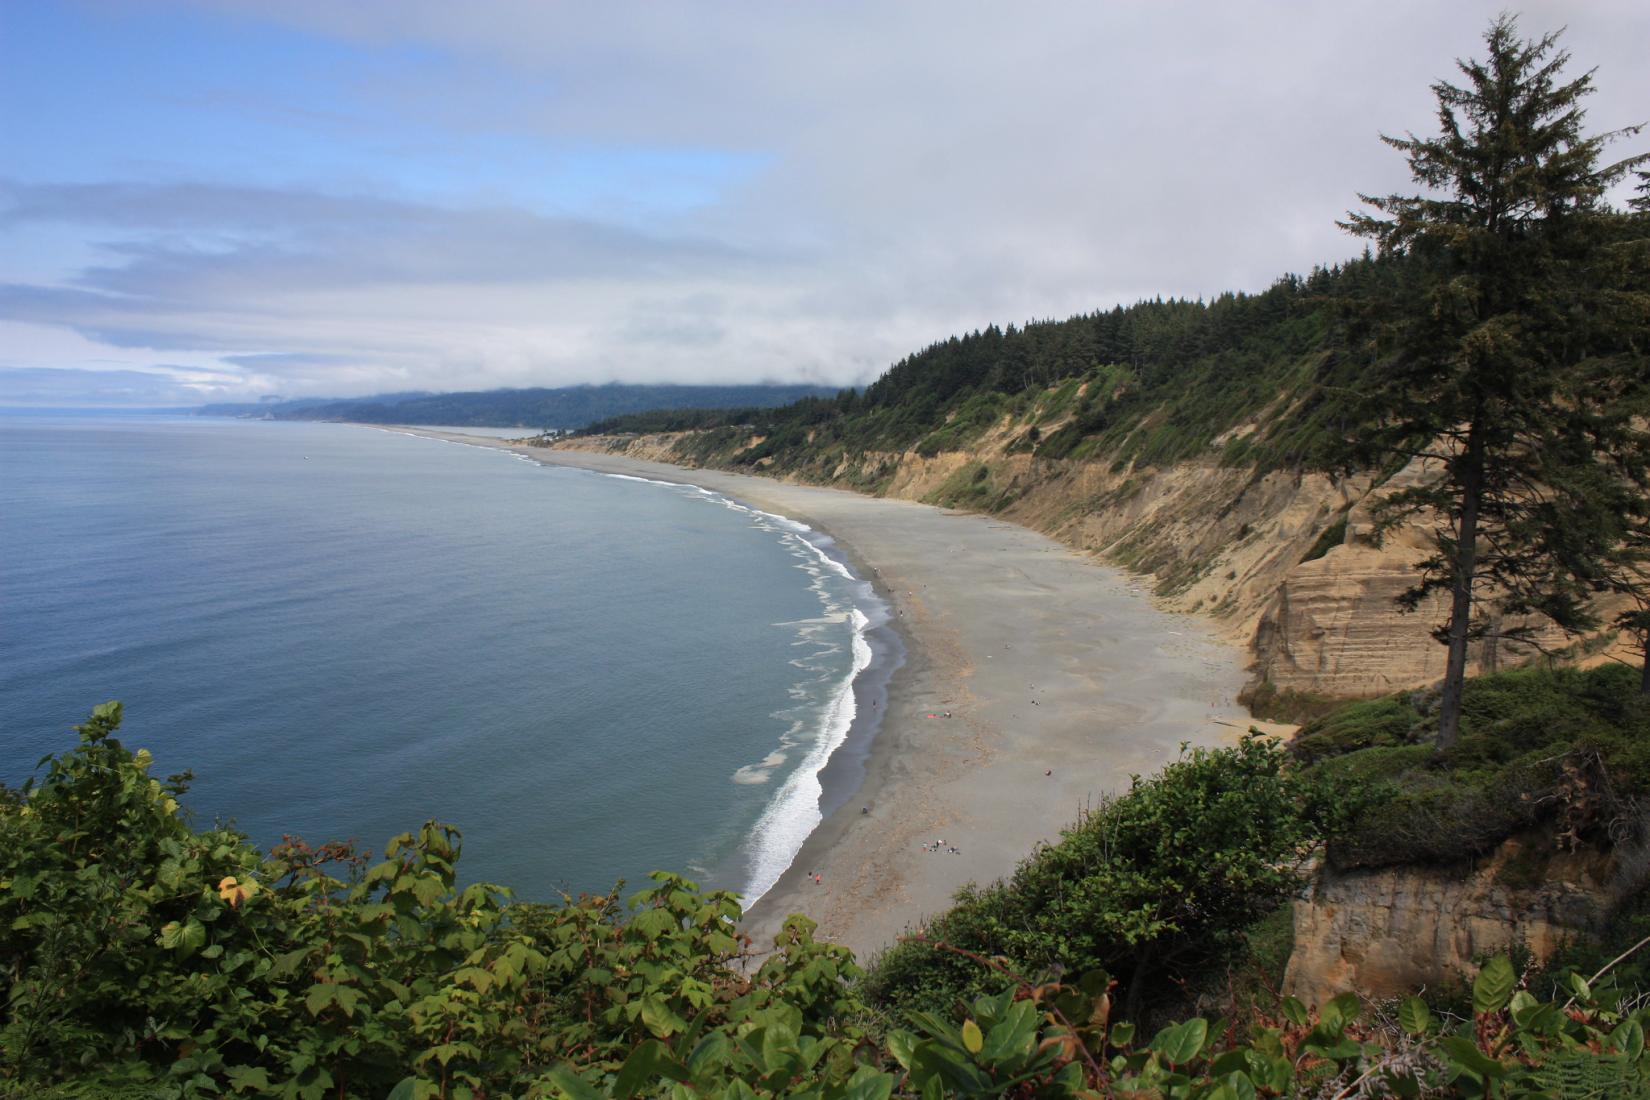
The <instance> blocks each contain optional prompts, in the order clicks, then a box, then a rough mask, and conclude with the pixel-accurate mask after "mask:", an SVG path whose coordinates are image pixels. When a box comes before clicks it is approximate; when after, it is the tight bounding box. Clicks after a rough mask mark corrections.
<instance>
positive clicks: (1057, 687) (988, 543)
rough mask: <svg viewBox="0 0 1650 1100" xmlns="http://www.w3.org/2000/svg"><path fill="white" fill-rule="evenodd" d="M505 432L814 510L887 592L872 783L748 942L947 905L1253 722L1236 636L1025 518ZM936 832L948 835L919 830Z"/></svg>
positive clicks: (909, 922)
mask: <svg viewBox="0 0 1650 1100" xmlns="http://www.w3.org/2000/svg"><path fill="white" fill-rule="evenodd" d="M406 430H412V431H416V432H418V433H419V434H429V435H437V436H442V437H445V438H454V439H460V440H462V441H463V442H466V443H477V444H481V445H491V446H501V447H503V446H507V445H505V444H503V443H499V442H495V441H490V440H485V439H480V438H476V437H454V436H451V435H448V434H447V433H439V432H424V431H421V430H419V429H406ZM509 449H512V450H516V451H518V452H520V453H523V454H528V455H531V456H532V457H533V458H535V459H538V460H540V461H543V462H547V463H554V464H559V465H567V466H577V467H582V468H586V469H594V470H601V471H605V472H609V473H624V474H631V475H633V476H637V477H650V478H656V479H659V480H662V481H679V482H688V483H691V484H694V485H702V486H704V487H705V488H707V489H712V490H714V491H716V492H720V493H724V494H727V495H728V496H732V497H736V498H738V499H739V500H742V501H746V502H748V503H750V504H753V505H755V506H757V507H758V508H762V509H764V510H766V511H771V512H777V513H780V514H782V515H787V516H790V517H792V518H794V519H797V520H800V521H802V522H804V523H807V524H809V525H811V526H814V527H817V528H819V529H821V530H823V531H825V532H827V533H828V534H830V535H831V536H832V537H834V538H835V539H836V540H837V542H838V548H839V549H840V550H841V551H842V552H843V553H844V554H845V556H846V557H847V558H848V560H849V561H850V562H851V563H852V564H853V565H854V567H855V568H856V570H858V571H859V572H860V573H861V574H862V575H865V576H868V577H869V578H870V579H872V580H873V581H874V582H876V584H877V586H878V588H879V589H880V590H881V591H882V593H883V595H884V596H885V597H887V598H888V599H889V600H890V601H891V603H892V605H893V606H894V608H895V609H896V612H897V613H896V617H895V619H894V625H895V627H896V628H898V630H899V632H900V634H901V635H902V636H903V638H904V639H905V643H906V648H907V655H906V664H905V666H904V667H903V668H902V669H900V670H899V671H898V672H897V673H896V674H895V675H894V678H893V680H892V682H891V683H890V685H889V689H888V701H887V706H886V712H887V713H886V714H884V715H883V716H882V727H881V730H880V731H879V732H878V733H877V735H876V739H875V741H874V742H873V744H872V747H871V753H870V759H869V762H868V766H867V774H866V780H865V783H864V785H863V786H862V787H861V789H860V791H859V793H857V794H855V795H853V796H852V797H851V798H850V799H849V800H848V804H847V805H846V806H844V807H843V808H842V809H841V810H840V811H838V812H837V813H836V814H834V815H832V816H831V817H830V818H828V819H827V820H826V821H825V822H824V823H823V824H822V825H821V826H820V827H819V828H818V829H817V830H815V832H814V834H813V835H812V836H811V837H810V838H809V839H808V841H807V843H806V844H805V845H804V846H803V848H802V851H801V852H800V854H799V855H798V856H797V859H796V862H795V864H794V865H793V866H792V867H791V869H790V871H788V872H787V873H786V874H785V875H784V877H782V878H781V879H780V880H779V883H778V884H777V885H776V886H775V887H774V888H773V889H772V890H771V891H769V893H768V894H767V895H766V896H765V897H763V898H762V899H761V900H760V901H758V902H757V903H756V904H755V905H754V906H752V908H751V910H750V912H749V914H747V917H746V924H745V927H746V931H747V932H749V933H750V934H751V935H752V936H753V937H754V938H755V940H756V942H757V945H758V946H759V947H760V946H764V945H767V944H769V943H771V940H772V937H773V934H774V932H775V931H776V930H777V927H778V924H779V922H780V921H782V920H783V918H784V916H785V915H786V914H788V913H791V912H805V913H807V914H808V916H810V917H812V918H813V919H814V920H816V921H818V922H819V925H820V928H819V933H818V935H819V936H820V937H821V938H824V939H829V940H832V941H835V942H838V943H843V944H846V945H848V946H849V947H851V948H853V949H854V951H855V953H856V954H857V955H859V957H860V958H862V959H868V958H869V957H871V956H872V955H874V954H875V953H876V952H877V951H879V950H881V949H882V948H883V947H885V946H887V945H888V944H889V943H891V942H892V941H893V940H894V939H895V938H896V937H897V936H899V935H900V934H901V933H902V932H904V931H905V930H907V929H908V928H911V927H918V926H920V925H921V924H922V922H923V921H924V920H925V919H926V918H927V917H930V916H933V915H935V914H938V913H939V912H941V911H943V910H944V909H945V907H946V905H947V903H948V902H949V900H950V898H951V895H952V894H953V893H954V892H955V891H956V890H957V889H958V888H959V887H961V886H963V885H964V884H966V883H968V882H979V883H986V882H990V881H993V880H995V879H997V878H1000V877H1002V876H1004V875H1007V874H1009V873H1011V872H1012V871H1013V870H1014V867H1015V865H1016V864H1017V863H1018V862H1019V861H1020V860H1021V859H1022V858H1024V857H1025V855H1026V854H1027V853H1029V852H1030V851H1031V850H1032V849H1033V848H1034V847H1035V846H1036V845H1037V844H1038V843H1039V842H1040V841H1045V840H1053V839H1056V838H1057V837H1058V836H1059V833H1060V830H1061V828H1063V827H1064V826H1066V825H1068V824H1070V823H1071V822H1072V821H1074V820H1075V819H1076V818H1077V816H1078V814H1079V813H1081V812H1082V811H1083V810H1084V809H1085V808H1088V807H1091V806H1093V805H1094V804H1095V803H1096V802H1097V801H1098V799H1099V798H1100V796H1102V795H1103V794H1105V793H1108V792H1115V791H1118V790H1122V789H1126V788H1127V787H1128V784H1129V780H1130V776H1131V775H1136V774H1142V775H1143V774H1149V773H1151V772H1153V771H1155V770H1156V769H1158V768H1159V767H1161V766H1162V765H1163V764H1164V763H1166V762H1167V761H1169V760H1171V759H1173V758H1174V756H1175V755H1176V753H1177V752H1178V751H1179V748H1180V745H1181V743H1182V742H1191V743H1192V744H1194V745H1200V744H1202V745H1206V744H1217V743H1221V742H1225V741H1230V740H1231V738H1232V737H1233V735H1234V733H1235V732H1236V731H1239V730H1242V729H1243V728H1245V727H1247V725H1248V718H1247V715H1246V714H1245V712H1244V711H1243V710H1242V709H1241V708H1240V707H1238V706H1237V705H1236V703H1235V702H1234V700H1235V697H1236V695H1237V692H1238V689H1239V687H1240V686H1241V685H1242V683H1243V679H1244V677H1243V673H1242V668H1241V666H1242V661H1243V654H1242V653H1241V652H1240V651H1239V650H1237V649H1236V648H1234V647H1232V646H1230V645H1227V644H1225V643H1223V642H1221V641H1220V640H1218V638H1217V636H1216V634H1215V632H1214V631H1213V630H1211V629H1210V628H1208V627H1207V626H1206V625H1205V624H1204V623H1203V622H1202V621H1201V620H1199V619H1196V618H1192V617H1190V616H1186V615H1178V614H1172V613H1169V612H1165V611H1161V610H1159V609H1158V608H1157V607H1155V606H1154V605H1153V603H1152V600H1151V598H1150V596H1149V594H1148V592H1147V590H1146V588H1145V587H1144V586H1143V585H1142V584H1141V583H1140V582H1138V581H1136V580H1134V579H1132V578H1130V577H1128V576H1127V575H1126V574H1124V573H1122V572H1120V571H1118V570H1116V569H1113V568H1110V567H1108V566H1104V565H1101V564H1098V563H1097V562H1095V561H1094V560H1093V559H1091V558H1086V557H1083V556H1081V555H1079V554H1076V553H1074V552H1073V551H1071V550H1068V549H1067V548H1066V547H1064V546H1061V545H1060V544H1059V543H1057V542H1054V541H1053V540H1051V539H1048V538H1046V537H1044V536H1043V535H1040V534H1037V533H1035V532H1033V531H1029V530H1027V529H1025V528H1021V527H1016V526H1013V525H1011V524H1006V523H1003V522H1001V521H1000V520H996V519H993V518H991V517H988V516H980V515H972V514H964V513H957V512H950V511H946V510H943V509H940V508H934V507H930V506H928V505H923V504H913V503H910V502H907V501H896V500H881V499H877V498H873V497H866V496H861V495H859V494H856V493H850V492H845V491H841V490H836V489H821V488H815V487H811V486H800V485H792V484H788V483H785V482H780V481H775V480H771V479H767V478H760V477H750V476H745V475H741V474H728V473H721V472H718V471H714V470H689V469H683V468H680V467H675V466H666V465H662V464H659V463H653V462H641V461H637V460H634V459H627V458H620V457H617V456H613V455H605V454H596V453H589V452H582V451H564V450H554V451H551V450H544V449H540V448H531V447H514V448H509ZM947 711H949V712H950V714H951V717H950V718H946V717H944V715H945V713H946V712H947ZM1050 772H1052V774H1047V773H1050ZM861 806H868V807H869V808H870V813H869V814H862V813H861V812H860V807H861ZM935 840H943V841H944V844H943V845H942V847H941V850H940V851H938V852H933V853H931V852H927V851H924V850H923V845H924V844H929V843H932V842H933V841H935ZM951 847H955V848H957V849H959V850H960V854H955V855H953V854H949V853H948V852H946V851H945V849H947V848H951ZM810 872H817V873H818V874H819V875H820V877H821V882H820V883H819V884H817V885H816V884H815V882H814V880H813V878H812V877H811V875H810V874H809V873H810Z"/></svg>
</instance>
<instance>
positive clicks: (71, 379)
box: [0, 367, 231, 408]
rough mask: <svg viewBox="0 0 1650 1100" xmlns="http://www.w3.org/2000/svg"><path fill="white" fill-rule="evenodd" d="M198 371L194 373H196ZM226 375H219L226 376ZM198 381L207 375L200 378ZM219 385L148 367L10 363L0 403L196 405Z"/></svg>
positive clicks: (0, 374)
mask: <svg viewBox="0 0 1650 1100" xmlns="http://www.w3.org/2000/svg"><path fill="white" fill-rule="evenodd" d="M197 377H198V376H197ZM230 380H231V378H229V377H225V378H224V379H223V381H230ZM200 381H201V382H205V381H206V380H205V379H204V378H202V379H201V380H200ZM219 388H220V387H217V386H213V385H211V384H200V383H197V384H195V385H190V384H188V383H187V382H184V381H180V380H179V378H178V377H176V376H175V375H173V374H170V373H165V372H162V371H153V370H74V369H65V368H58V367H14V368H11V369H5V370H0V406H8V405H9V406H14V407H22V408H39V407H45V408H53V407H67V406H77V405H88V404H90V405H106V406H111V407H149V408H169V407H181V406H190V405H199V404H201V403H202V402H203V401H206V400H209V399H210V398H211V397H212V395H213V394H214V392H215V391H216V390H218V389H219Z"/></svg>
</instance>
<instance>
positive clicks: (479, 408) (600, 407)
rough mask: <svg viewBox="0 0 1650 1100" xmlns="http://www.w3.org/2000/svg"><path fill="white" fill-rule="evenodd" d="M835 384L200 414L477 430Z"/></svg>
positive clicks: (294, 404) (503, 393) (647, 388)
mask: <svg viewBox="0 0 1650 1100" xmlns="http://www.w3.org/2000/svg"><path fill="white" fill-rule="evenodd" d="M837 392H838V391H837V390H836V389H834V388H832V387H830V386H811V385H748V386H677V385H627V384H624V383H619V382H610V383H608V384H606V385H602V386H591V385H584V386H562V387H558V388H554V389H550V388H544V387H538V388H533V389H520V390H486V391H479V392H469V393H397V394H380V395H377V396H374V397H363V398H353V399H348V400H336V399H331V398H313V397H310V398H300V399H296V400H292V401H262V402H244V403H234V404H215V405H203V406H202V407H201V408H200V409H198V410H196V412H197V415H200V416H233V417H241V418H253V419H260V420H349V421H355V422H357V423H364V424H446V425H451V426H454V427H473V428H524V429H541V428H557V429H563V430H567V429H574V428H583V427H586V426H587V425H590V424H593V423H595V422H596V421H598V420H605V419H608V418H611V417H616V416H625V415H633V414H636V413H643V412H656V411H662V410H671V409H714V408H771V407H774V406H778V405H789V404H791V403H793V402H796V401H800V400H802V399H803V398H807V397H834V396H836V394H837Z"/></svg>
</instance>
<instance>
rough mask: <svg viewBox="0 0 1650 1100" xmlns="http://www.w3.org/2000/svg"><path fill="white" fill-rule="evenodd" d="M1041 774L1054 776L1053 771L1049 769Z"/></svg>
mask: <svg viewBox="0 0 1650 1100" xmlns="http://www.w3.org/2000/svg"><path fill="white" fill-rule="evenodd" d="M1043 774H1044V775H1053V774H1054V769H1053V768H1050V769H1049V770H1048V771H1046V772H1044V773H1043Z"/></svg>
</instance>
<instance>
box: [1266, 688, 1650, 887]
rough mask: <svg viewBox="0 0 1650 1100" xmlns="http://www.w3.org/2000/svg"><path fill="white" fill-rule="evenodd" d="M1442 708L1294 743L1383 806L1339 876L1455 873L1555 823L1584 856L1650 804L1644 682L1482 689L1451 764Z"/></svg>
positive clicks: (1344, 855) (1335, 848)
mask: <svg viewBox="0 0 1650 1100" xmlns="http://www.w3.org/2000/svg"><path fill="white" fill-rule="evenodd" d="M1435 708H1436V699H1435V698H1434V697H1433V696H1432V694H1431V693H1429V692H1404V693H1400V694H1398V695H1392V696H1387V697H1385V698H1381V699H1372V700H1367V701H1363V702H1357V703H1350V704H1347V705H1345V706H1343V707H1341V708H1339V709H1337V710H1335V711H1333V712H1332V713H1330V714H1327V715H1325V716H1323V717H1320V718H1316V719H1314V720H1312V721H1310V722H1308V723H1307V724H1306V725H1305V726H1303V727H1302V728H1301V730H1300V732H1299V733H1298V734H1297V735H1296V737H1295V739H1294V741H1293V742H1292V743H1291V745H1290V751H1291V752H1292V753H1293V754H1294V756H1295V757H1296V758H1297V759H1299V760H1300V761H1302V762H1303V763H1305V764H1308V765H1310V766H1311V769H1312V771H1313V772H1315V773H1317V774H1321V775H1324V776H1326V777H1333V778H1335V779H1338V780H1343V781H1348V782H1363V783H1369V784H1374V785H1375V787H1376V789H1377V790H1379V791H1380V792H1383V793H1384V797H1382V798H1379V799H1374V800H1371V801H1370V802H1369V803H1367V804H1366V806H1365V807H1364V809H1363V810H1361V811H1360V813H1359V814H1358V815H1357V817H1356V818H1355V820H1354V821H1353V824H1352V826H1351V828H1349V829H1348V830H1347V831H1346V832H1345V833H1344V834H1342V835H1341V836H1340V837H1338V838H1336V839H1335V840H1334V841H1333V842H1332V843H1331V844H1330V845H1329V856H1330V858H1331V860H1332V861H1333V862H1334V863H1335V864H1336V865H1337V866H1341V867H1375V866H1387V865H1393V864H1402V863H1411V862H1451V861H1455V860H1459V859H1462V858H1465V857H1469V856H1472V855H1476V854H1479V853H1483V852H1486V851H1488V850H1490V849H1491V848H1493V847H1495V846H1496V845H1497V844H1499V843H1500V842H1501V841H1502V840H1504V839H1506V838H1507V837H1508V836H1510V835H1512V834H1513V833H1514V832H1516V831H1518V830H1519V829H1522V828H1525V827H1527V826H1530V825H1532V824H1535V823H1537V822H1542V821H1546V822H1552V823H1556V824H1557V827H1558V828H1559V829H1560V830H1561V831H1563V832H1565V834H1566V835H1567V836H1568V837H1570V839H1571V842H1572V843H1574V842H1580V841H1582V840H1593V841H1599V842H1604V843H1609V842H1613V841H1615V840H1619V839H1621V837H1622V836H1624V835H1625V832H1624V830H1628V829H1631V828H1633V827H1635V824H1634V823H1635V821H1636V817H1637V811H1636V808H1635V805H1634V801H1633V800H1634V798H1635V797H1636V796H1637V795H1640V794H1644V793H1647V792H1650V701H1647V700H1646V699H1645V698H1644V697H1643V696H1642V695H1641V694H1640V693H1639V690H1638V679H1637V674H1636V672H1635V671H1634V670H1633V669H1629V668H1626V667H1624V666H1621V665H1603V666H1599V667H1597V668H1592V669H1584V670H1583V669H1538V668H1527V669H1515V670H1512V671H1509V672H1502V673H1498V674H1496V675H1493V676H1483V677H1478V678H1475V679H1472V680H1469V681H1467V684H1466V693H1465V699H1464V701H1463V706H1462V722H1461V726H1462V736H1461V740H1460V741H1459V742H1458V743H1457V744H1456V745H1454V746H1453V747H1452V748H1450V749H1449V750H1448V751H1447V752H1444V753H1442V754H1438V753H1435V752H1434V751H1433V750H1432V749H1431V740H1432V734H1433V732H1434V731H1433V725H1434V723H1435V721H1436V718H1435Z"/></svg>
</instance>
